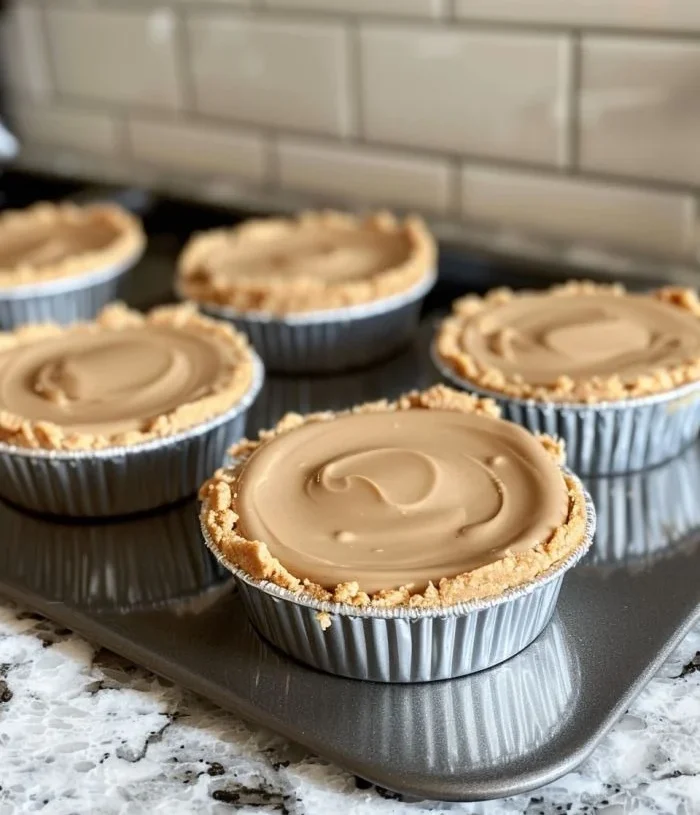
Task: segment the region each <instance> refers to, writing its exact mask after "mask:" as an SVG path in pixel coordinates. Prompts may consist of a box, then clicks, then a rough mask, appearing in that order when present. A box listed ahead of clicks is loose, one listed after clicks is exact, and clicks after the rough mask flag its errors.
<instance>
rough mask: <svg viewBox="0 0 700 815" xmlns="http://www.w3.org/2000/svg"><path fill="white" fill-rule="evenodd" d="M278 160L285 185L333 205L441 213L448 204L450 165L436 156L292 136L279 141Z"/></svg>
mask: <svg viewBox="0 0 700 815" xmlns="http://www.w3.org/2000/svg"><path fill="white" fill-rule="evenodd" d="M278 164H279V176H280V184H281V186H282V187H283V188H285V189H288V190H294V191H299V192H307V193H313V194H315V195H317V196H320V197H324V198H326V199H327V200H328V201H329V202H331V203H333V202H334V201H344V200H345V201H350V202H352V203H354V204H356V205H360V206H366V207H371V206H373V205H387V206H394V207H398V208H400V209H403V210H407V209H425V210H430V211H433V212H442V213H445V212H446V211H447V210H448V208H449V206H450V168H449V165H448V163H447V162H446V161H444V160H440V159H437V158H435V159H433V158H430V159H429V158H423V157H415V156H410V155H406V154H404V153H400V152H394V151H384V150H376V149H369V148H365V147H357V146H350V145H338V146H332V145H327V144H318V143H316V142H313V141H309V140H300V139H291V138H290V139H282V141H281V142H280V144H279V147H278Z"/></svg>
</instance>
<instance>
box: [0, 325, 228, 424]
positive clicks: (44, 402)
mask: <svg viewBox="0 0 700 815" xmlns="http://www.w3.org/2000/svg"><path fill="white" fill-rule="evenodd" d="M233 364H234V362H233V361H232V360H231V355H230V353H229V352H228V351H227V348H226V347H225V346H224V344H223V343H221V344H220V343H218V342H217V341H216V340H215V339H214V338H210V337H208V336H202V335H198V334H195V333H193V332H186V331H178V330H176V329H174V328H171V327H168V326H149V327H148V328H144V327H134V328H125V329H119V330H108V329H105V330H103V331H100V332H96V333H85V332H79V331H76V332H69V333H66V334H62V335H59V336H56V337H50V338H47V339H44V340H41V341H38V342H34V343H30V344H27V345H22V346H19V347H16V348H12V349H11V350H8V351H5V352H2V353H0V411H1V410H7V411H10V412H11V413H14V414H16V415H18V416H21V417H22V418H24V419H28V420H30V421H48V422H53V423H55V424H57V425H60V426H61V427H65V428H70V429H71V430H75V431H77V432H84V433H94V434H102V435H105V436H109V435H113V434H117V433H121V432H128V431H131V430H140V429H142V427H143V425H144V423H146V422H147V421H149V420H151V419H153V418H155V417H157V416H159V415H162V414H165V413H168V412H169V411H171V410H173V409H175V408H176V407H178V406H179V405H182V404H186V403H188V402H192V401H194V400H196V399H199V398H201V397H203V396H206V395H208V394H211V393H214V392H216V390H217V389H218V387H219V385H220V383H221V382H222V381H223V380H224V379H227V378H228V372H230V370H231V369H232V366H233Z"/></svg>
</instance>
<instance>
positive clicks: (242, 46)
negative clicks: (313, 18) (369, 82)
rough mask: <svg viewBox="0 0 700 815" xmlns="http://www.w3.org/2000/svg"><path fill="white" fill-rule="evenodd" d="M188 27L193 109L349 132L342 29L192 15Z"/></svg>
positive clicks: (302, 127)
mask: <svg viewBox="0 0 700 815" xmlns="http://www.w3.org/2000/svg"><path fill="white" fill-rule="evenodd" d="M188 29H189V39H190V53H191V58H192V66H191V69H192V75H193V78H194V86H195V94H196V104H197V109H198V110H199V111H201V112H203V113H207V114H211V115H214V116H221V117H229V118H232V119H237V120H239V121H243V122H250V123H254V124H261V125H270V126H276V127H289V128H294V129H299V130H307V131H312V132H318V133H327V134H334V135H337V136H343V135H346V134H347V133H348V132H349V131H350V129H351V115H350V112H351V105H350V87H349V84H350V78H349V75H348V53H347V50H348V49H347V42H346V32H345V30H344V28H343V26H342V25H340V24H336V23H316V22H304V23H302V22H297V21H288V20H279V19H271V18H268V17H265V18H262V17H260V18H256V17H252V16H246V15H217V14H208V15H200V14H197V15H192V16H191V17H190V19H189V22H188Z"/></svg>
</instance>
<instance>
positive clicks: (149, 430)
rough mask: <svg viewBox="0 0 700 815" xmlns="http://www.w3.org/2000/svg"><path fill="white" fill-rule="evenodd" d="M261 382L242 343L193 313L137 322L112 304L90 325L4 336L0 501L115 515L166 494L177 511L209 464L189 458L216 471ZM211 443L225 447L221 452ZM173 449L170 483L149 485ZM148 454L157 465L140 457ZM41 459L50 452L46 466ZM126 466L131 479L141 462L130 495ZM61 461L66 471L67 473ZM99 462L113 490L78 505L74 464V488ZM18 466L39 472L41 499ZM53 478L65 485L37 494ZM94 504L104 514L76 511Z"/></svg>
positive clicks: (168, 312) (175, 311) (0, 343)
mask: <svg viewBox="0 0 700 815" xmlns="http://www.w3.org/2000/svg"><path fill="white" fill-rule="evenodd" d="M260 379H261V369H260V365H259V363H258V362H257V360H256V358H255V356H254V354H253V353H252V351H251V349H250V348H249V346H248V343H247V341H246V339H245V337H244V336H243V335H241V334H238V333H236V332H235V331H234V330H233V329H232V328H231V327H230V326H229V325H227V324H225V323H217V322H215V321H214V320H211V319H209V318H206V317H201V316H199V315H198V314H197V313H196V312H195V311H193V310H192V309H190V308H188V307H186V306H179V307H164V308H159V309H155V310H154V311H152V312H150V313H149V314H147V315H142V314H140V313H138V312H134V311H129V310H128V309H126V308H125V307H123V306H121V305H114V306H111V307H109V308H107V309H105V310H104V311H103V312H102V313H101V314H100V316H99V317H98V319H97V320H95V321H94V322H92V323H78V324H76V325H73V326H71V327H68V328H62V327H61V326H58V325H55V324H42V325H36V326H26V327H24V328H20V329H17V330H15V331H14V332H13V333H8V334H4V335H0V453H2V456H1V457H0V459H1V461H0V469H5V470H7V471H8V472H7V475H8V478H3V479H2V486H1V487H0V491H2V494H3V495H4V496H5V497H8V498H10V499H11V500H13V501H15V502H16V503H19V504H21V505H23V506H27V505H31V506H32V507H33V508H36V509H42V510H47V511H52V512H60V513H65V514H114V513H112V509H114V508H117V507H121V508H120V509H118V512H122V511H126V505H129V506H128V508H129V509H144V508H150V506H154V505H157V504H154V503H153V501H154V500H155V499H156V497H157V496H160V497H162V496H163V495H165V494H167V493H171V494H173V498H172V499H171V500H175V499H176V498H178V497H182V496H183V495H187V494H188V492H192V491H194V490H195V489H196V486H197V483H193V481H192V479H193V477H194V475H193V472H192V466H190V465H193V467H194V471H195V472H198V471H199V470H200V469H201V467H202V463H201V462H196V461H194V460H189V461H188V460H187V458H186V456H187V455H188V454H189V456H190V457H192V456H194V454H195V452H198V453H199V454H200V455H202V456H203V457H204V458H207V457H208V458H209V459H210V460H213V461H217V460H218V461H220V460H221V457H222V455H223V451H224V449H225V444H226V441H227V440H232V439H233V438H235V437H236V435H238V434H240V431H241V430H242V418H241V417H243V415H244V412H245V409H246V408H247V407H248V405H249V404H250V403H251V402H252V398H253V397H254V395H255V393H256V391H257V389H258V388H259V386H260ZM212 434H213V435H212ZM195 439H196V440H197V441H196V442H195ZM214 441H216V442H217V443H218V444H222V445H223V446H222V447H221V448H220V449H219V451H218V453H217V451H215V450H214V447H213V442H214ZM205 442H206V445H209V446H210V447H211V450H210V452H209V454H207V455H205V453H206V450H205V449H204V448H203V447H202V445H203V444H205ZM178 449H179V450H180V453H181V454H182V455H183V460H182V461H179V462H178V467H177V469H176V470H175V471H174V472H173V471H171V472H167V471H166V472H165V473H163V477H164V479H165V484H161V485H158V484H149V485H147V484H146V483H145V480H144V479H145V474H146V472H147V469H146V468H147V467H150V468H151V470H150V477H155V476H156V474H157V472H158V469H157V464H158V462H160V461H165V460H166V459H168V460H169V465H170V466H172V464H173V460H174V459H175V458H176V453H177V450H178ZM144 450H145V451H149V452H150V455H148V456H146V455H145V454H143V455H137V454H139V453H143V451H144ZM165 450H167V451H168V452H167V455H165V454H164V451H165ZM44 451H51V456H50V458H49V459H47V458H46V455H45V452H44ZM132 453H133V455H132ZM98 454H99V455H98ZM102 454H104V455H102ZM128 458H131V459H133V461H132V468H133V467H135V466H136V465H135V464H134V463H133V462H135V461H136V460H137V459H138V460H139V462H140V464H141V470H140V471H139V475H138V483H133V484H131V487H132V488H135V490H136V493H135V494H134V493H133V492H130V491H129V490H128V489H127V486H128V485H127V484H126V483H125V482H124V479H123V477H122V476H120V475H119V473H118V471H119V466H118V465H117V464H116V461H123V460H126V459H128ZM171 459H172V460H171ZM47 461H50V462H51V465H47V463H46V462H47ZM60 461H65V462H66V472H64V473H60V472H59V470H60V469H61V468H59V467H58V465H57V462H60ZM28 462H30V463H31V465H30V464H29V463H28ZM100 463H101V465H102V466H103V467H104V468H106V470H105V472H104V473H102V476H103V477H104V478H105V479H106V480H105V481H104V483H102V484H101V485H96V486H99V487H100V489H101V490H102V494H101V495H98V496H97V497H96V498H95V495H93V493H92V492H91V491H90V489H89V488H90V487H91V486H92V483H91V479H89V478H85V480H84V483H83V484H82V489H79V490H78V491H77V492H78V494H77V495H74V496H71V495H70V492H71V489H72V488H73V486H74V485H72V480H74V479H71V478H70V477H68V475H67V473H69V472H70V465H72V466H73V469H74V471H75V472H74V475H75V477H78V476H79V475H80V474H81V472H82V475H83V476H85V474H86V473H87V471H88V470H90V469H93V470H95V468H97V467H98V464H100ZM23 467H24V468H25V469H26V468H27V467H29V468H30V470H31V471H32V473H33V476H32V478H31V479H30V480H31V481H32V482H33V484H34V489H28V490H26V489H24V487H25V484H26V479H25V478H24V477H23V474H22V473H20V470H21V469H22V468H23ZM107 470H109V471H110V473H111V474H110V473H107ZM131 475H132V477H133V476H135V475H136V471H133V472H132V473H131ZM59 476H61V478H62V479H63V480H61V478H59ZM52 477H55V478H57V479H58V482H59V483H58V485H57V486H55V487H54V488H53V489H52V490H48V486H49V485H48V483H45V484H44V487H47V489H46V490H44V491H42V489H41V486H42V479H44V480H46V479H48V480H51V478H52ZM86 490H87V491H88V494H86V495H83V493H85V492H86ZM174 493H179V494H177V495H174ZM128 495H131V497H132V499H133V502H134V503H136V504H137V505H138V506H136V507H134V506H132V505H130V503H129V501H128V500H127V498H128ZM149 496H150V497H149ZM93 498H94V499H95V500H92V499H93ZM158 500H160V498H158ZM91 503H92V504H95V506H96V507H101V511H98V512H94V513H93V512H91V511H90V512H80V511H78V510H77V508H78V507H80V506H81V505H91ZM160 503H167V501H165V500H163V501H160ZM141 504H144V506H141ZM122 505H124V506H122ZM146 505H148V506H146Z"/></svg>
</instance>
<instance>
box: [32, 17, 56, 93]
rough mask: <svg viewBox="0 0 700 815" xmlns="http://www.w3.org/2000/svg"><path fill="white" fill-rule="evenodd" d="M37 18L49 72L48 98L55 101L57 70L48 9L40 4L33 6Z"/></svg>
mask: <svg viewBox="0 0 700 815" xmlns="http://www.w3.org/2000/svg"><path fill="white" fill-rule="evenodd" d="M35 8H36V10H37V14H38V17H39V29H40V37H41V40H42V42H43V44H44V53H45V54H46V67H47V69H48V71H49V76H48V80H49V96H48V98H49V99H51V100H55V98H56V95H57V93H58V70H57V64H58V63H57V60H56V55H55V54H54V50H53V43H52V41H51V35H50V34H49V20H48V7H47V6H45V5H43V3H42V4H38V5H36V6H35Z"/></svg>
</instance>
